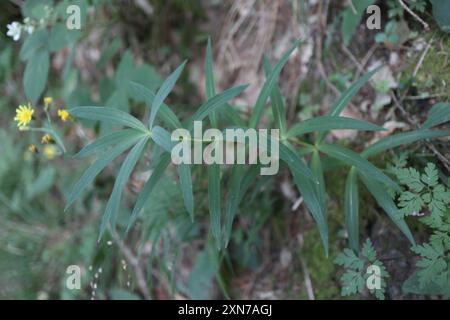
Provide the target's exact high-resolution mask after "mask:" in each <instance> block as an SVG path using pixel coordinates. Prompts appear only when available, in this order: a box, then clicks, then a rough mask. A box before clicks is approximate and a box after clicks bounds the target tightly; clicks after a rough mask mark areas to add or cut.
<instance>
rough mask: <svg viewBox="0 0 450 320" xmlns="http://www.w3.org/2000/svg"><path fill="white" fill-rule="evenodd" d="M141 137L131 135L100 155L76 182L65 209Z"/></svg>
mask: <svg viewBox="0 0 450 320" xmlns="http://www.w3.org/2000/svg"><path fill="white" fill-rule="evenodd" d="M139 139H140V137H138V136H135V137H129V138H128V139H126V140H124V141H122V142H121V143H119V144H118V145H117V146H115V147H114V148H113V149H111V150H110V151H108V152H105V153H104V154H102V155H100V156H99V157H98V159H97V160H96V161H94V163H92V165H90V166H89V168H88V169H87V170H86V171H85V172H84V173H83V175H82V176H81V178H80V180H78V182H77V183H76V184H75V186H74V187H73V189H72V191H71V192H70V194H69V196H68V199H67V203H66V207H65V208H64V211H66V210H67V209H68V208H69V207H70V205H71V204H72V203H73V202H74V201H75V200H76V199H77V198H78V197H79V196H80V194H81V191H83V189H84V188H86V187H87V186H88V185H89V184H90V183H91V182H92V181H94V179H95V177H96V176H97V175H98V174H99V173H100V172H101V171H102V170H103V169H104V168H105V167H106V166H107V165H108V164H109V163H110V162H111V161H113V160H114V159H115V158H117V157H118V156H120V155H121V154H122V153H123V152H125V150H127V149H129V148H130V147H131V146H132V145H134V144H135V143H136V142H137V141H138V140H139Z"/></svg>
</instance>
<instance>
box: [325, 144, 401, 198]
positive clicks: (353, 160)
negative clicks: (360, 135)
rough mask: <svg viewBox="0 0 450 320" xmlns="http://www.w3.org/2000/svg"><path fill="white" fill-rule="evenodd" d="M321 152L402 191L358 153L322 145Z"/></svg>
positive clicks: (336, 146)
mask: <svg viewBox="0 0 450 320" xmlns="http://www.w3.org/2000/svg"><path fill="white" fill-rule="evenodd" d="M319 149H320V151H322V152H324V153H326V154H328V155H329V156H330V157H333V158H336V159H339V160H341V161H344V162H345V163H347V164H349V165H351V166H355V167H357V168H358V169H359V170H360V171H363V172H365V173H366V174H367V175H368V176H369V177H370V178H371V179H374V180H376V181H379V182H381V183H383V184H385V185H387V186H390V187H392V188H394V189H396V190H400V187H399V186H398V185H397V183H395V182H394V181H392V179H391V178H389V177H388V176H387V175H385V174H384V173H383V172H382V171H381V170H379V169H378V168H377V167H375V166H374V165H373V164H371V163H370V162H369V161H367V160H366V159H364V158H362V157H361V156H360V155H359V154H357V153H356V152H354V151H352V150H349V149H346V148H344V147H341V146H338V145H321V146H319Z"/></svg>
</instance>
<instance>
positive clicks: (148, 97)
mask: <svg viewBox="0 0 450 320" xmlns="http://www.w3.org/2000/svg"><path fill="white" fill-rule="evenodd" d="M129 91H130V92H132V95H133V96H135V97H137V98H138V99H140V100H143V101H145V104H146V105H147V107H149V108H151V106H152V104H153V100H154V99H155V94H154V93H153V92H152V91H151V90H149V89H147V88H146V87H145V86H143V85H142V84H140V83H137V82H133V81H130V83H129ZM157 117H160V118H161V120H162V121H164V123H165V124H166V125H167V126H168V127H169V128H171V129H178V128H181V127H182V125H181V122H180V120H178V118H177V116H176V115H175V113H173V111H172V110H171V109H170V108H169V107H168V106H167V105H166V104H164V103H163V104H162V105H161V107H160V110H159V112H158V114H157Z"/></svg>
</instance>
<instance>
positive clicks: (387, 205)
mask: <svg viewBox="0 0 450 320" xmlns="http://www.w3.org/2000/svg"><path fill="white" fill-rule="evenodd" d="M358 175H359V176H360V177H361V180H362V181H363V183H364V185H365V186H366V188H367V190H369V192H370V193H371V194H372V196H373V197H374V198H375V200H376V201H377V203H378V205H379V206H380V207H381V208H383V210H384V211H385V212H386V213H387V215H388V216H389V218H391V220H392V222H394V224H395V225H396V226H397V227H398V228H399V229H400V230H401V231H402V232H403V234H404V235H405V236H406V238H408V240H409V241H410V242H411V244H412V245H413V246H415V244H416V243H415V241H414V237H413V235H412V233H411V230H409V227H408V225H407V224H406V222H405V220H404V219H403V218H401V217H400V216H399V214H398V208H397V206H396V205H395V203H394V201H393V200H392V198H391V196H390V195H389V193H388V192H387V191H386V189H385V188H384V187H383V186H382V185H380V184H379V183H377V182H376V181H373V179H371V178H369V177H368V176H366V175H365V174H364V173H362V172H361V171H358Z"/></svg>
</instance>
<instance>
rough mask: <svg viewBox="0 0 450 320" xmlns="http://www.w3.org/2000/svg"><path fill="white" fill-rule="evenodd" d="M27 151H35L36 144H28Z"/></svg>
mask: <svg viewBox="0 0 450 320" xmlns="http://www.w3.org/2000/svg"><path fill="white" fill-rule="evenodd" d="M28 151H30V152H31V153H37V152H38V148H37V147H36V145H34V144H30V145H29V146H28Z"/></svg>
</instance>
